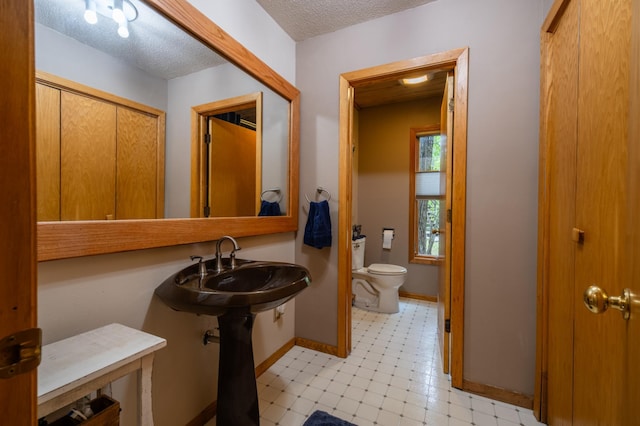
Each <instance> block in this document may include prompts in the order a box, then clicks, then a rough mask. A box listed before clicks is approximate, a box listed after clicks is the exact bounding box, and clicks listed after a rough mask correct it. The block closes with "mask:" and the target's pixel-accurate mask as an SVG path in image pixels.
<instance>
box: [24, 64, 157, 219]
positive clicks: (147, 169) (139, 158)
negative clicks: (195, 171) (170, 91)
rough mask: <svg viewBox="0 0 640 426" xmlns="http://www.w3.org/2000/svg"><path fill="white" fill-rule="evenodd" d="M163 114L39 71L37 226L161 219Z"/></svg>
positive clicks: (37, 106)
mask: <svg viewBox="0 0 640 426" xmlns="http://www.w3.org/2000/svg"><path fill="white" fill-rule="evenodd" d="M164 123H165V113H164V112H163V111H159V110H156V109H154V108H151V107H148V106H145V105H140V104H137V103H133V102H131V101H128V100H126V99H123V98H119V97H116V96H114V95H111V94H108V93H104V92H100V91H98V90H95V89H92V88H89V87H86V86H82V85H79V84H77V83H74V82H70V81H67V80H64V79H60V78H58V77H54V76H51V75H47V74H44V73H38V80H37V83H36V147H37V148H36V158H37V159H36V161H37V199H38V221H74V220H111V219H156V218H162V217H164V213H163V212H164V138H165V136H164Z"/></svg>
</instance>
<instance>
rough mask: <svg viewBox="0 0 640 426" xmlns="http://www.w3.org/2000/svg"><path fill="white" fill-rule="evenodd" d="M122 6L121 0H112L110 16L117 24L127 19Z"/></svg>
mask: <svg viewBox="0 0 640 426" xmlns="http://www.w3.org/2000/svg"><path fill="white" fill-rule="evenodd" d="M122 7H123V6H122V0H114V1H113V11H112V12H111V17H112V18H113V20H114V21H116V22H117V23H118V24H121V23H123V22H126V20H127V18H126V16H124V9H123V8H122Z"/></svg>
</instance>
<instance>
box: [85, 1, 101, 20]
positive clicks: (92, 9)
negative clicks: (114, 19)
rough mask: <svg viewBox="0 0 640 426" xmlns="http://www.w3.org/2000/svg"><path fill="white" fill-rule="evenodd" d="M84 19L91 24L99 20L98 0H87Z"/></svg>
mask: <svg viewBox="0 0 640 426" xmlns="http://www.w3.org/2000/svg"><path fill="white" fill-rule="evenodd" d="M84 20H85V21H87V22H88V23H90V24H91V25H93V24H95V23H96V22H98V14H97V13H96V2H95V1H94V0H85V9H84Z"/></svg>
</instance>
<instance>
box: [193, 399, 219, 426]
mask: <svg viewBox="0 0 640 426" xmlns="http://www.w3.org/2000/svg"><path fill="white" fill-rule="evenodd" d="M217 412H218V401H217V400H216V401H213V402H212V403H211V404H209V405H207V406H206V407H205V409H204V410H202V411H200V413H198V415H197V416H195V417H194V418H193V419H192V420H191V421H190V422H189V423H187V425H186V426H202V425H205V424H207V422H208V421H209V420H211V419H213V418H214V417H215V416H216V413H217Z"/></svg>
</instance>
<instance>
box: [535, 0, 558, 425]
mask: <svg viewBox="0 0 640 426" xmlns="http://www.w3.org/2000/svg"><path fill="white" fill-rule="evenodd" d="M560 3H563V4H564V3H566V2H564V1H556V3H555V4H554V6H556V5H559V4H560ZM565 8H566V5H564V7H563V10H564V9H565ZM558 11H559V8H552V10H551V12H550V13H549V17H550V16H552V15H555V14H556V13H558ZM549 17H547V20H549ZM545 22H546V21H545ZM556 25H557V22H556V24H554V28H555V26H556ZM545 27H547V26H543V28H542V30H541V31H540V112H539V114H540V133H539V135H538V138H539V143H538V145H539V147H538V157H539V160H538V250H537V259H538V262H537V264H538V266H537V274H536V275H537V277H536V280H537V287H536V367H535V368H536V370H535V385H534V393H533V412H534V415H535V416H536V418H537V419H538V420H540V421H546V419H547V371H548V366H547V347H548V327H549V324H548V315H549V313H548V303H547V298H548V292H547V289H546V285H545V283H547V282H548V280H549V268H548V265H549V255H548V253H549V199H548V194H549V174H550V170H549V165H548V162H547V158H548V157H549V146H548V143H547V137H546V135H547V120H546V114H545V110H546V105H547V103H548V93H549V90H548V88H547V86H548V84H549V83H550V81H549V79H548V78H547V66H548V64H547V62H546V59H547V51H548V49H549V40H550V36H551V34H550V32H549V31H548V30H547V29H546V28H545Z"/></svg>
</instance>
